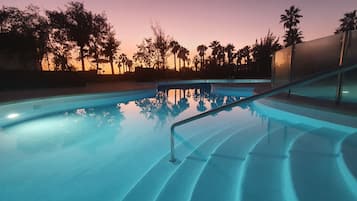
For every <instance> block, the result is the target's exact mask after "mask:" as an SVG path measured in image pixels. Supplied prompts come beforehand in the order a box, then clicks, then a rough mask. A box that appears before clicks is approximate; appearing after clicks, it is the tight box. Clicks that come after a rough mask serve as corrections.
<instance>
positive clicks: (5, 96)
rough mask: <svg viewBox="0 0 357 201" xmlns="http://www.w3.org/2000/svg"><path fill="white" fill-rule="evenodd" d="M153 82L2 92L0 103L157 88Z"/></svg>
mask: <svg viewBox="0 0 357 201" xmlns="http://www.w3.org/2000/svg"><path fill="white" fill-rule="evenodd" d="M155 87H156V84H155V83H153V82H129V81H126V82H105V83H88V84H87V86H85V87H70V88H47V89H26V90H13V91H0V102H8V101H14V100H22V99H29V98H40V97H48V96H58V95H74V94H85V93H100V92H115V91H126V90H137V89H150V88H155Z"/></svg>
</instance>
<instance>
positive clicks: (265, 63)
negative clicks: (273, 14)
mask: <svg viewBox="0 0 357 201" xmlns="http://www.w3.org/2000/svg"><path fill="white" fill-rule="evenodd" d="M279 49H281V45H280V44H279V38H278V37H276V36H274V35H273V33H271V32H270V31H268V33H267V35H266V36H265V37H264V38H261V39H260V41H259V42H258V40H256V42H255V45H254V46H253V48H252V55H253V58H254V60H255V62H256V64H257V68H258V69H257V70H258V72H260V71H261V68H264V72H269V70H270V66H271V60H272V57H273V54H274V52H275V51H277V50H279Z"/></svg>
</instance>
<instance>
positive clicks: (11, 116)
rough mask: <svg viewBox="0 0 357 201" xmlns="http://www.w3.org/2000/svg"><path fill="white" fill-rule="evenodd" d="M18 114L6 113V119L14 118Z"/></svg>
mask: <svg viewBox="0 0 357 201" xmlns="http://www.w3.org/2000/svg"><path fill="white" fill-rule="evenodd" d="M18 116H19V114H18V113H11V114H9V115H7V118H8V119H14V118H16V117H18Z"/></svg>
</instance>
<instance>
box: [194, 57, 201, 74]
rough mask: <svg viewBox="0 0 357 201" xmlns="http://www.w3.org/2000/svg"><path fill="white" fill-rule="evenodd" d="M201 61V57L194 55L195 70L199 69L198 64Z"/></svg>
mask: <svg viewBox="0 0 357 201" xmlns="http://www.w3.org/2000/svg"><path fill="white" fill-rule="evenodd" d="M199 63H200V58H199V57H198V56H197V55H196V56H194V57H193V64H194V66H195V71H196V72H197V71H198V64H199Z"/></svg>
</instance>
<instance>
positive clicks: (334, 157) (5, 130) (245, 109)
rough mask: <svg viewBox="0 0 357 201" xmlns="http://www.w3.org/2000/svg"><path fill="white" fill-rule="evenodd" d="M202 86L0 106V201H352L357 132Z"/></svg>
mask: <svg viewBox="0 0 357 201" xmlns="http://www.w3.org/2000/svg"><path fill="white" fill-rule="evenodd" d="M252 90H253V89H249V88H244V89H241V90H236V89H235V90H229V88H225V89H224V88H213V87H211V85H209V84H208V85H203V84H199V85H195V86H190V87H182V86H180V87H164V88H162V89H160V90H158V91H157V90H143V91H131V92H120V93H110V94H94V95H82V96H74V97H55V98H50V99H46V100H31V101H27V102H18V103H13V104H8V105H2V106H1V116H2V117H1V118H2V119H1V127H2V129H1V131H0V186H1V188H0V200H6V201H20V200H21V201H22V200H34V201H35V200H36V201H40V200H44V201H52V200H54V201H55V200H56V201H57V200H58V201H60V200H79V201H81V200H86V201H87V200H101V201H103V200H105V201H106V200H118V201H119V200H125V201H129V200H144V201H146V200H161V201H172V200H203V201H206V200H212V201H213V200H214V201H218V200H224V201H226V200H227V201H229V200H293V201H295V200H356V199H357V195H356V191H355V189H357V182H356V178H357V160H356V159H354V156H355V154H356V153H357V135H356V132H357V129H356V128H353V127H349V126H342V125H338V124H334V123H331V122H325V121H320V120H318V119H312V118H309V117H304V116H299V115H296V114H293V113H288V112H284V111H282V110H278V109H275V108H272V107H268V106H267V105H266V104H263V103H262V102H257V101H255V102H253V103H251V104H246V105H244V106H242V107H235V108H232V109H229V110H227V111H224V112H221V113H218V114H216V115H213V116H208V117H205V118H203V119H200V120H197V121H194V122H191V123H188V124H186V125H183V126H180V127H178V128H177V130H176V132H177V135H176V141H177V143H176V154H177V158H178V162H176V163H170V162H169V147H170V144H169V136H170V135H169V133H170V132H169V126H170V125H171V124H172V123H174V122H176V121H178V120H181V119H184V118H186V117H189V116H191V115H193V114H198V113H200V112H203V111H207V110H209V109H211V108H215V107H219V106H221V105H223V104H226V103H230V102H233V101H235V100H238V99H240V98H243V97H245V96H249V95H252V93H253V91H252Z"/></svg>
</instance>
